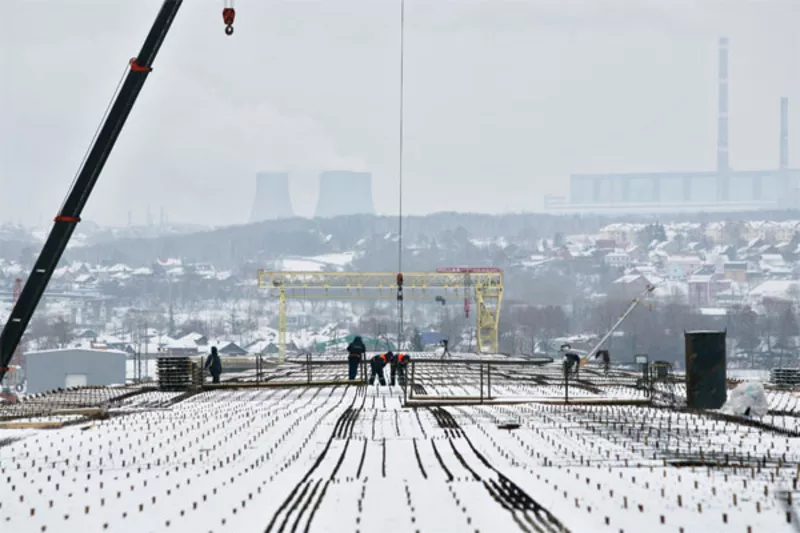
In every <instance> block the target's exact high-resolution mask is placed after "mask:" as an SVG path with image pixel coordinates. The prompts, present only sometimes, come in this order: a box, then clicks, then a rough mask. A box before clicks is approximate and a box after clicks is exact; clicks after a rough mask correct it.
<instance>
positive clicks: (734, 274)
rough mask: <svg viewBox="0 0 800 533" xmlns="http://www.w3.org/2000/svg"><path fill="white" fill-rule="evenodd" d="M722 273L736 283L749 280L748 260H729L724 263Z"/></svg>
mask: <svg viewBox="0 0 800 533" xmlns="http://www.w3.org/2000/svg"><path fill="white" fill-rule="evenodd" d="M722 273H723V274H724V275H725V279H729V280H731V281H735V282H736V283H746V282H747V261H728V262H726V263H724V264H723V265H722Z"/></svg>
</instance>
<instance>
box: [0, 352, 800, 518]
mask: <svg viewBox="0 0 800 533" xmlns="http://www.w3.org/2000/svg"><path fill="white" fill-rule="evenodd" d="M431 357H432V356H431V355H430V354H417V353H413V354H412V360H422V359H426V358H431ZM456 357H457V358H459V359H460V358H462V357H463V358H470V359H472V360H473V362H472V363H470V364H469V365H467V364H462V363H452V362H447V360H446V359H445V361H446V364H442V363H432V362H431V363H425V362H423V363H418V364H416V366H415V369H414V374H415V375H414V387H413V390H414V399H415V400H416V401H427V400H426V399H428V400H430V399H431V398H437V397H438V398H439V401H441V400H442V399H443V398H442V397H448V398H449V400H450V405H429V406H418V407H416V408H410V407H403V390H402V389H401V388H400V387H397V386H395V387H379V386H377V385H376V386H371V387H355V386H346V385H341V386H316V387H305V386H302V385H301V384H302V382H303V381H304V380H306V379H307V374H306V370H305V368H303V367H302V366H300V365H298V364H296V363H292V362H291V361H290V362H288V363H286V364H285V365H282V366H278V367H275V368H272V369H271V370H270V371H269V374H268V377H271V378H275V379H278V380H281V381H286V380H294V381H297V382H298V385H300V386H297V387H291V388H268V389H266V388H252V389H230V390H206V391H204V392H202V393H200V394H197V395H194V396H191V397H189V398H185V399H181V398H182V397H181V396H180V395H179V394H178V393H167V392H157V391H152V392H145V393H142V394H133V395H128V396H123V397H122V399H121V400H117V401H111V403H109V404H108V405H109V406H110V408H111V410H112V414H113V413H114V412H117V413H119V412H124V413H125V414H124V416H112V417H111V418H109V419H107V420H102V421H94V422H91V423H81V424H77V425H71V426H66V427H64V428H62V429H57V430H34V429H25V430H21V429H13V430H8V429H0V480H2V482H3V494H4V496H6V497H5V498H3V500H2V505H0V523H2V524H3V526H2V528H3V529H2V530H3V531H4V530H5V529H8V530H9V531H15V532H19V533H22V532H29V531H30V532H33V531H37V532H38V531H66V530H82V531H104V530H106V528H107V529H108V530H110V531H123V532H125V531H131V532H139V531H203V532H205V531H213V532H224V531H231V532H249V531H253V532H256V531H258V532H261V531H267V532H270V533H277V532H278V531H285V532H288V531H309V532H333V533H336V532H345V531H346V532H353V531H363V532H368V531H420V532H422V531H432V532H441V531H467V532H474V531H479V532H494V531H544V532H557V531H573V532H605V531H607V532H614V533H616V532H619V531H624V532H639V531H648V530H650V529H656V530H659V531H661V530H663V531H681V530H683V531H685V532H687V533H688V532H693V531H741V532H745V531H748V528H750V530H751V531H753V532H758V531H769V532H776V533H777V532H783V531H785V532H790V531H793V526H792V524H790V523H787V515H786V512H787V510H786V508H785V507H784V503H783V500H782V499H781V498H784V499H785V497H784V496H782V493H781V491H782V490H784V489H788V490H792V484H793V480H794V478H795V476H797V469H798V465H799V464H800V446H798V445H797V444H798V443H797V438H796V437H793V436H791V435H787V434H785V433H786V431H785V430H787V429H794V430H798V429H800V424H798V423H797V421H798V420H799V419H798V416H800V410H799V409H798V405H797V402H798V399H800V397H798V394H796V393H793V392H791V391H781V392H775V391H770V392H769V393H768V397H769V401H770V407H771V409H773V410H774V411H773V412H772V414H771V415H768V416H766V417H764V419H763V420H761V421H753V424H756V425H752V424H751V423H744V422H746V421H742V422H738V421H737V420H736V419H733V420H731V419H722V418H719V417H716V416H715V415H714V414H713V413H711V414H707V413H697V412H684V411H680V410H676V409H673V408H669V407H667V406H665V405H652V406H651V405H633V404H630V403H628V404H617V405H578V404H573V405H566V406H565V405H556V404H543V403H526V404H508V403H507V404H499V403H490V404H487V403H485V404H483V405H480V404H474V403H473V404H472V405H466V404H462V405H454V404H453V401H456V400H458V399H459V398H466V397H472V398H475V397H477V396H478V395H479V394H480V390H483V391H484V393H485V394H487V395H488V394H489V386H488V381H489V379H490V378H489V373H490V370H489V368H488V365H480V366H483V372H481V370H480V366H479V365H478V364H476V363H475V362H474V359H475V356H467V355H463V354H458V355H457V356H456ZM485 357H493V358H496V359H497V361H507V359H504V358H502V357H500V356H485ZM433 358H434V359H435V360H438V361H441V358H440V357H433ZM317 359H318V360H326V359H327V360H330V361H338V362H336V363H333V364H329V365H325V366H319V367H315V368H314V370H313V378H312V379H314V380H329V379H342V378H343V377H344V376H343V374H344V373H345V372H346V366H345V361H343V360H342V358H341V356H336V357H331V358H325V357H319V358H317ZM388 373H389V372H388V371H387V374H388ZM223 377H225V376H223ZM388 377H389V376H388V375H387V378H388ZM491 382H492V384H491V389H490V390H491V395H492V396H493V398H495V400H494V401H495V402H498V401H500V400H501V399H514V398H523V397H526V398H535V397H538V398H546V397H552V398H563V392H564V391H563V380H561V379H560V376H559V373H558V365H546V366H541V367H533V366H530V365H521V364H520V365H517V364H516V363H515V364H512V365H508V364H499V363H498V364H494V365H493V366H492V368H491ZM632 383H633V382H632V381H631V375H628V374H626V373H624V372H617V371H613V372H611V373H609V375H607V376H606V375H603V374H602V373H601V372H600V371H599V370H598V369H597V368H591V367H589V368H586V369H582V370H581V376H580V377H579V378H577V379H576V380H575V381H574V385H573V387H572V388H571V389H570V397H571V398H573V399H574V400H575V401H580V400H587V399H594V400H597V399H605V400H609V401H612V400H614V401H620V400H629V401H630V400H640V401H641V400H644V399H645V395H644V394H643V393H642V392H641V391H639V390H637V389H636V388H635V386H633V384H632ZM573 389H574V390H573ZM124 390H128V389H124ZM119 392H122V390H120V391H117V392H114V393H113V394H118V393H119ZM409 392H410V391H409ZM674 392H675V394H677V395H681V394H683V393H684V391H683V390H682V389H681V388H680V387H675V390H674ZM67 393H69V391H67V392H64V393H58V394H61V395H63V394H67ZM69 394H71V395H72V396H73V397H75V396H76V395H80V394H81V393H80V391H73V392H71V393H69ZM109 394H111V393H109ZM112 396H113V395H111V396H109V397H112ZM508 422H515V423H517V424H519V428H518V429H503V427H501V426H502V425H503V424H507V423H508ZM759 422H763V424H761V425H759ZM794 483H796V480H794ZM796 497H797V496H795V498H796ZM790 509H791V507H790ZM793 519H794V520H796V517H795V518H793Z"/></svg>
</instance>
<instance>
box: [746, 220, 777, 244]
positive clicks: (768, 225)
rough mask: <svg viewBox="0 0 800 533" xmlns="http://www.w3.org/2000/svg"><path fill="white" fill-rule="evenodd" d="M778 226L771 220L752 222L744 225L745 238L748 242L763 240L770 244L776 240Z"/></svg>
mask: <svg viewBox="0 0 800 533" xmlns="http://www.w3.org/2000/svg"><path fill="white" fill-rule="evenodd" d="M777 230H778V226H777V224H776V223H775V222H773V221H771V220H750V221H748V222H746V223H745V224H744V231H743V233H744V238H745V239H747V240H748V241H750V240H753V239H763V240H765V241H768V242H773V241H774V240H775V234H776V232H777Z"/></svg>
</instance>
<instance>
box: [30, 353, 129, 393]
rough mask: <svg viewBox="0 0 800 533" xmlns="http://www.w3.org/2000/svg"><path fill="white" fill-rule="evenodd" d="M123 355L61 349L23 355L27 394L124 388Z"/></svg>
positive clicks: (124, 357) (124, 354) (124, 358)
mask: <svg viewBox="0 0 800 533" xmlns="http://www.w3.org/2000/svg"><path fill="white" fill-rule="evenodd" d="M126 358H127V354H126V353H125V352H122V351H117V350H88V349H84V348H65V349H59V350H44V351H39V352H28V353H26V354H25V361H26V369H27V376H28V386H27V387H28V388H27V391H26V392H27V393H28V394H38V393H40V392H45V391H50V390H54V389H59V388H68V387H81V386H87V385H88V386H101V385H124V384H125V361H126Z"/></svg>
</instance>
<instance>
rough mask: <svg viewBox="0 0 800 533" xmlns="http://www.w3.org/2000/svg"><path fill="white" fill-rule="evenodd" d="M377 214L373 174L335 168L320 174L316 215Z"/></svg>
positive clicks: (322, 216) (323, 216)
mask: <svg viewBox="0 0 800 533" xmlns="http://www.w3.org/2000/svg"><path fill="white" fill-rule="evenodd" d="M361 214H368V215H372V214H375V207H374V205H373V204H372V174H370V173H369V172H350V171H346V170H333V171H327V172H323V173H322V174H320V176H319V197H318V198H317V211H316V213H315V216H317V217H320V218H325V217H336V216H342V215H361Z"/></svg>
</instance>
